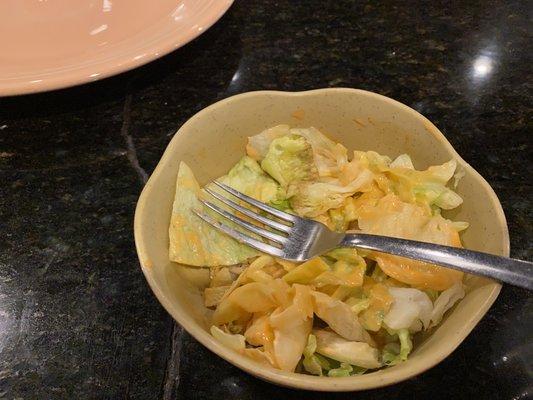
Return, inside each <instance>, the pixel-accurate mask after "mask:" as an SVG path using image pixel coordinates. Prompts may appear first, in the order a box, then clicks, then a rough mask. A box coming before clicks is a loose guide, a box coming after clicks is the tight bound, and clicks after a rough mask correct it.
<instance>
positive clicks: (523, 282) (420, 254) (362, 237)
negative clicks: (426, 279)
mask: <svg viewBox="0 0 533 400" xmlns="http://www.w3.org/2000/svg"><path fill="white" fill-rule="evenodd" d="M340 247H357V248H360V249H366V250H374V251H379V252H382V253H388V254H393V255H395V256H401V257H406V258H411V259H415V260H420V261H425V262H429V263H432V264H438V265H442V266H445V267H448V268H453V269H457V270H459V271H463V272H468V273H470V274H474V275H482V276H486V277H488V278H493V279H496V280H499V281H502V282H505V283H509V284H511V285H515V286H520V287H523V288H526V289H528V290H533V263H531V262H528V261H522V260H515V259H513V258H507V257H500V256H494V255H492V254H487V253H481V252H478V251H473V250H467V249H462V248H457V247H450V246H442V245H439V244H433V243H425V242H418V241H415V240H407V239H399V238H393V237H387V236H378V235H368V234H365V233H355V234H346V236H345V237H344V239H343V240H342V242H341V243H340Z"/></svg>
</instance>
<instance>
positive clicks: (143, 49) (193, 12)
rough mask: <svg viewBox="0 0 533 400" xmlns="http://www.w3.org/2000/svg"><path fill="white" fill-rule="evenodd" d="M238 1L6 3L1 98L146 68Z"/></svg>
mask: <svg viewBox="0 0 533 400" xmlns="http://www.w3.org/2000/svg"><path fill="white" fill-rule="evenodd" d="M232 3H233V0H1V1H0V15H1V16H2V23H1V24H0V50H1V51H0V96H7V95H14V94H23V93H34V92H42V91H46V90H51V89H58V88H63V87H67V86H73V85H78V84H81V83H85V82H90V81H95V80H98V79H102V78H105V77H107V76H110V75H114V74H117V73H119V72H123V71H127V70H129V69H132V68H135V67H138V66H140V65H143V64H146V63H147V62H149V61H152V60H154V59H156V58H158V57H161V56H163V55H165V54H167V53H170V52H171V51H173V50H175V49H177V48H178V47H181V46H183V45H184V44H186V43H187V42H189V41H191V40H192V39H194V38H195V37H197V36H198V35H200V34H202V32H204V31H205V30H207V29H208V28H209V27H210V26H211V25H213V24H214V23H215V22H216V21H217V20H218V19H219V18H220V17H221V16H222V15H223V14H224V13H225V12H226V10H227V9H228V8H229V7H230V6H231V4H232Z"/></svg>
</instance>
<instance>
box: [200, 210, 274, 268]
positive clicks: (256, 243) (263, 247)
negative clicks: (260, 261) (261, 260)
mask: <svg viewBox="0 0 533 400" xmlns="http://www.w3.org/2000/svg"><path fill="white" fill-rule="evenodd" d="M192 211H193V212H194V213H195V214H196V215H197V216H198V217H200V218H201V219H203V220H204V221H205V222H207V223H208V224H209V225H211V226H212V227H214V228H215V229H219V230H221V231H222V232H224V233H225V234H227V235H229V236H231V237H232V238H233V239H235V240H237V241H238V242H240V243H244V244H246V245H248V246H250V247H253V248H254V249H256V250H259V251H262V252H263V253H266V254H270V255H272V256H274V257H282V256H283V251H282V250H281V249H279V248H277V247H275V246H272V245H270V244H267V243H264V242H262V241H260V240H257V239H254V238H251V237H250V236H247V235H245V234H243V233H241V232H239V231H237V230H235V229H233V228H231V227H229V226H228V225H226V224H223V223H222V222H219V221H217V220H215V219H214V218H211V217H210V216H208V215H206V214H204V213H201V212H199V211H196V210H192Z"/></svg>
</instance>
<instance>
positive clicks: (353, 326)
mask: <svg viewBox="0 0 533 400" xmlns="http://www.w3.org/2000/svg"><path fill="white" fill-rule="evenodd" d="M246 154H247V155H246V156H244V157H243V158H241V160H240V161H239V162H238V163H237V164H236V165H235V166H234V167H233V168H232V169H231V170H230V171H229V172H228V173H227V174H226V175H224V176H222V177H220V178H219V179H218V180H219V181H221V182H223V183H226V184H227V185H229V186H231V187H233V188H235V189H237V190H238V191H240V192H242V193H245V194H247V195H249V196H251V197H253V198H255V199H257V200H259V201H262V202H264V203H267V204H270V205H271V206H273V207H275V208H277V209H280V210H284V211H286V212H289V213H292V214H296V215H298V216H301V217H307V218H313V219H314V220H316V221H318V222H321V223H323V224H325V225H326V226H327V227H328V228H330V229H331V230H335V231H337V232H345V231H347V230H350V229H355V230H359V231H362V232H365V233H370V234H377V235H385V236H392V237H400V238H407V239H414V240H420V241H425V242H431V243H438V244H443V245H449V246H455V247H461V246H462V243H461V239H460V236H459V233H460V232H461V231H463V230H465V229H467V228H468V223H467V222H462V221H452V220H449V219H446V218H444V217H443V216H442V213H441V211H442V210H449V209H453V208H455V207H457V206H458V205H460V204H461V203H462V199H461V197H460V196H459V194H458V193H456V191H455V189H456V188H457V182H458V181H459V179H460V178H461V177H462V175H464V173H462V171H458V169H457V162H456V161H455V160H450V161H448V162H446V163H443V164H441V165H436V166H431V167H429V168H427V169H425V170H417V169H416V168H415V166H414V163H413V160H411V158H410V157H409V155H407V154H401V155H399V156H398V157H396V158H395V159H394V160H391V158H389V157H387V156H385V155H381V154H378V153H376V152H375V151H354V152H353V157H351V159H349V157H348V151H347V149H346V148H345V147H344V146H343V145H341V144H339V143H336V142H335V141H333V140H331V139H330V138H328V137H327V136H326V135H324V134H323V133H321V132H320V131H319V130H317V129H316V128H312V127H311V128H291V127H290V126H288V125H278V126H275V127H272V128H270V129H266V130H264V131H262V132H260V133H259V134H257V135H255V136H251V137H250V138H249V139H248V144H247V146H246ZM210 188H212V190H218V191H219V193H221V194H223V193H222V192H220V189H219V188H218V187H217V186H216V185H211V186H210ZM200 198H209V200H210V201H213V202H215V203H217V204H219V205H221V206H223V205H222V203H220V202H218V201H217V200H216V199H213V198H212V197H210V196H208V194H207V193H206V192H205V191H203V190H202V189H201V188H200V186H199V184H198V183H197V182H196V180H195V178H194V175H193V174H192V171H191V170H190V169H189V168H188V167H187V165H185V164H184V163H181V164H180V168H179V170H178V179H177V185H176V195H175V200H174V206H173V210H172V218H171V225H170V227H169V236H170V249H169V250H170V251H169V253H170V258H171V260H172V261H176V262H179V263H183V264H189V265H193V266H196V267H209V270H208V269H207V268H206V269H200V268H186V267H178V268H183V271H187V274H184V276H193V275H194V276H198V277H200V276H201V278H202V279H196V280H195V282H198V284H197V286H198V288H199V289H200V290H202V291H203V295H204V296H203V297H204V304H205V306H206V307H208V308H211V310H212V311H210V312H209V313H207V316H208V318H209V317H210V318H211V324H212V326H211V328H210V332H211V335H212V336H213V337H214V338H215V339H216V340H217V341H219V342H220V343H222V344H223V345H224V346H226V347H228V348H231V349H233V350H235V351H237V352H238V353H240V354H243V355H245V356H246V357H249V358H250V359H252V360H255V361H256V362H258V363H260V364H261V365H263V366H265V367H268V368H277V369H281V370H283V371H287V372H294V371H298V372H303V373H308V374H312V375H317V376H327V377H347V376H353V375H358V374H362V373H364V372H366V371H367V370H369V369H370V370H372V369H376V368H380V367H383V366H391V365H395V364H398V363H400V362H404V361H406V360H407V359H408V357H409V355H410V353H411V351H412V350H413V340H412V338H413V335H415V334H417V332H419V331H422V330H428V329H430V328H432V327H434V326H437V325H438V324H440V323H441V322H442V320H443V318H444V315H445V313H446V312H447V311H448V310H449V309H450V308H452V307H453V306H454V305H455V304H457V302H458V301H460V299H462V298H463V297H464V296H465V286H464V284H463V274H462V273H461V272H458V271H455V270H450V269H446V268H442V267H439V266H436V265H432V264H427V263H423V262H419V261H414V260H410V259H405V258H401V257H395V256H391V255H388V254H381V253H378V252H373V251H369V250H356V249H350V248H338V249H333V250H331V251H328V252H327V253H326V254H323V255H321V256H318V257H315V258H313V259H311V260H308V261H306V262H301V263H297V262H290V261H286V260H281V259H275V258H273V257H271V256H267V255H262V254H259V253H258V252H256V251H255V250H252V249H250V248H249V247H247V246H244V245H242V244H240V243H238V242H236V241H234V240H233V239H231V238H229V237H227V236H225V235H224V234H222V233H220V232H219V231H217V230H215V229H213V228H211V226H209V225H208V224H205V223H204V222H203V221H201V220H200V219H198V217H197V216H196V215H195V214H194V212H193V211H195V210H197V209H200V208H201V207H202V203H201V202H200ZM223 207H224V206H223ZM205 211H206V212H209V213H210V215H212V216H213V217H214V218H218V216H217V215H216V214H214V213H212V212H211V211H209V210H205ZM244 218H246V216H245V217H244ZM224 223H227V224H230V225H231V224H232V223H231V222H229V221H226V220H224ZM233 226H236V225H233ZM238 229H240V228H238ZM255 237H256V238H259V237H258V236H255ZM192 269H194V270H195V271H200V272H199V273H197V274H191V273H190V271H189V270H192ZM200 281H201V284H200Z"/></svg>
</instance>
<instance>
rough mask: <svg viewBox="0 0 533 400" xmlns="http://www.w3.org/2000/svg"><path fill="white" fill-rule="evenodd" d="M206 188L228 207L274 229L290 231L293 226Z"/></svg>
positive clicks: (206, 189)
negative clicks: (264, 215) (258, 212)
mask: <svg viewBox="0 0 533 400" xmlns="http://www.w3.org/2000/svg"><path fill="white" fill-rule="evenodd" d="M204 190H205V191H206V192H207V193H209V194H210V195H211V196H213V197H214V198H216V199H218V200H220V201H221V202H222V203H224V204H225V205H227V206H228V207H231V208H233V209H235V210H237V211H239V212H241V213H243V214H244V215H246V216H247V217H250V218H252V219H255V220H256V221H259V222H261V223H262V224H265V225H266V226H269V227H271V228H274V229H276V230H278V231H281V232H285V233H290V231H291V227H290V226H287V225H284V224H282V223H280V222H277V221H274V220H272V219H270V218H267V217H263V216H262V215H259V214H257V213H255V212H253V211H252V210H250V209H248V208H246V207H243V206H241V205H239V204H237V203H235V202H234V201H231V200H230V199H228V198H227V197H224V196H222V195H221V194H219V193H217V192H215V191H214V190H211V189H209V188H208V187H206V188H204Z"/></svg>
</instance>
